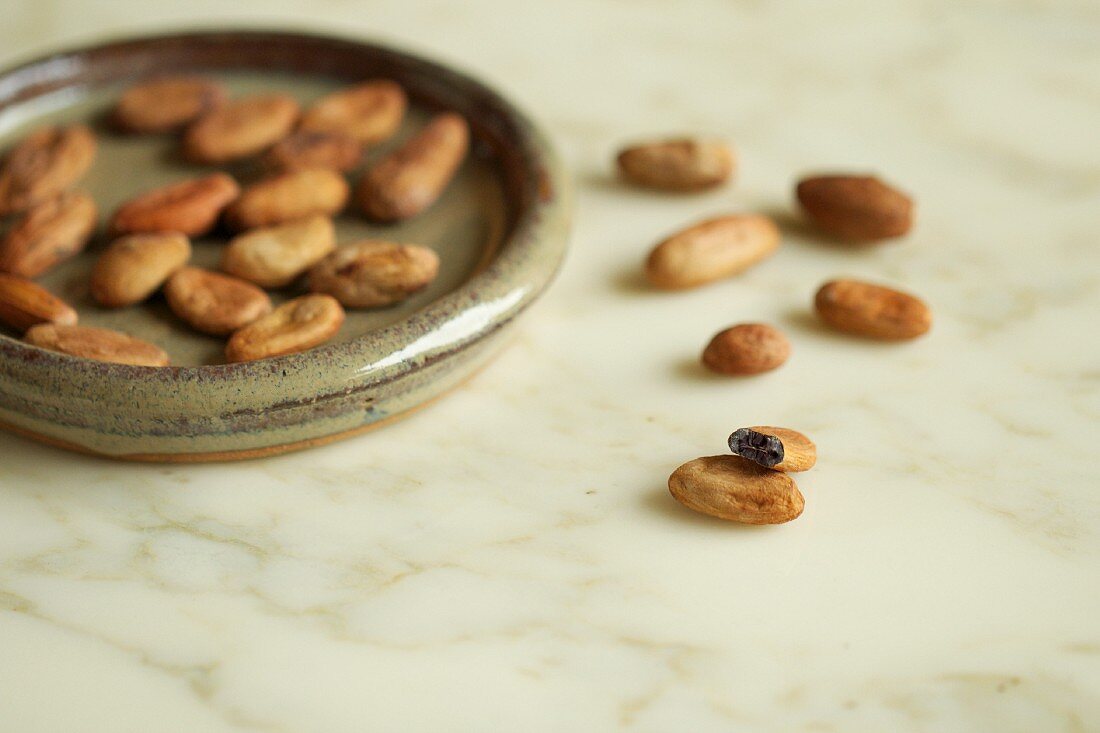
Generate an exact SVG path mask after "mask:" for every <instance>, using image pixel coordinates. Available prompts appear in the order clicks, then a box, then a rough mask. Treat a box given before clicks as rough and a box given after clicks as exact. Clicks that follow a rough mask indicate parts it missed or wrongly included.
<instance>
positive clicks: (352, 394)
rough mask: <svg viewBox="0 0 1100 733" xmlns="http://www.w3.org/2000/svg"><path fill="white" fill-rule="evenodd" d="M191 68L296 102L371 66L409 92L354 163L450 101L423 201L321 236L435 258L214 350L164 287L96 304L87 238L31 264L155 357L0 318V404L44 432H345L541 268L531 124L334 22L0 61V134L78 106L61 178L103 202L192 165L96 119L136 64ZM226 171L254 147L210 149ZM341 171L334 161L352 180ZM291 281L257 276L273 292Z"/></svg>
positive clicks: (371, 417)
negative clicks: (427, 281) (449, 146)
mask: <svg viewBox="0 0 1100 733" xmlns="http://www.w3.org/2000/svg"><path fill="white" fill-rule="evenodd" d="M181 72H197V73H202V74H206V75H210V76H212V77H214V78H217V79H218V80H220V81H222V82H223V83H225V84H226V86H228V87H229V89H230V91H231V92H232V93H233V94H234V95H242V94H248V93H253V92H260V91H267V90H279V91H284V92H289V93H292V94H294V95H295V96H296V97H297V98H298V99H299V100H300V101H301V102H302V103H303V104H308V103H309V102H310V101H311V100H313V99H316V98H318V97H320V96H321V95H323V94H325V93H327V92H329V91H332V90H335V89H338V88H340V87H342V86H345V85H347V84H349V83H353V82H357V81H362V80H365V79H371V78H379V77H382V78H389V79H393V80H395V81H397V82H399V83H400V84H402V85H403V86H404V87H405V89H406V91H407V92H408V94H409V97H410V102H411V108H410V113H409V115H408V116H407V118H406V120H405V122H404V124H403V127H402V129H401V131H400V133H399V134H398V135H396V136H395V137H394V138H393V139H392V140H390V141H388V142H387V143H386V144H384V145H382V146H379V147H377V148H374V149H372V150H371V151H370V152H369V153H368V155H367V158H366V163H365V166H364V167H368V166H369V165H370V164H371V162H372V161H374V160H376V159H377V158H378V157H379V156H381V155H384V154H385V153H386V152H387V151H388V150H391V149H392V148H393V147H394V146H395V145H399V144H400V142H401V141H402V140H403V139H404V138H406V137H407V136H408V135H410V134H412V133H413V132H415V131H416V130H417V129H418V128H419V127H421V126H422V124H423V122H424V120H425V119H426V118H427V117H428V115H430V114H431V113H432V112H435V111H439V110H442V109H452V110H456V111H458V112H460V113H461V114H463V115H464V116H465V117H466V119H467V120H468V121H469V123H470V125H471V130H472V134H473V144H472V149H471V155H470V156H469V158H468V160H467V161H466V163H465V164H464V165H463V167H462V169H461V170H460V171H459V173H458V175H457V176H456V178H455V180H454V181H453V182H452V184H451V185H450V186H449V187H448V188H447V190H446V192H445V193H444V195H443V196H442V197H441V198H440V200H439V201H438V202H437V203H436V204H435V205H434V206H433V207H432V208H430V209H429V210H428V211H427V212H425V213H423V214H421V215H420V216H419V217H416V218H414V219H412V220H410V221H408V222H405V223H402V224H400V225H396V226H375V225H372V224H370V223H369V222H367V221H366V220H364V219H362V218H359V217H357V216H356V215H355V214H354V212H353V211H350V210H349V212H346V213H345V214H344V215H343V216H341V217H340V218H339V219H338V220H337V230H338V239H339V241H341V242H348V241H353V240H354V239H358V238H363V237H365V236H372V237H380V238H385V239H392V240H395V241H399V242H405V243H416V244H423V245H427V246H430V247H432V248H433V249H435V250H436V252H437V253H438V254H439V256H440V259H441V262H442V265H441V270H440V275H439V277H438V278H437V279H436V280H435V281H434V282H433V283H432V285H431V286H430V287H429V288H427V289H426V290H424V291H422V292H420V293H418V294H417V295H415V296H414V297H412V298H410V299H409V300H407V301H405V302H403V303H401V304H400V305H398V306H395V307H390V308H384V309H373V310H349V311H348V319H347V321H346V323H345V324H344V326H343V328H342V329H341V331H340V333H339V334H338V335H337V337H336V338H335V339H333V341H332V342H330V343H328V344H326V345H324V346H321V347H318V348H315V349H312V350H310V351H307V352H303V353H300V354H293V355H290V356H285V357H279V358H275V359H267V360H263V361H258V362H251V363H245V364H224V363H221V362H222V361H223V357H222V349H223V347H224V340H222V339H217V338H213V337H207V336H203V335H200V334H196V333H195V332H193V331H190V330H188V329H187V328H186V327H184V326H183V325H182V324H181V323H180V322H179V321H178V319H176V318H175V317H174V316H173V315H172V314H171V313H170V311H169V310H168V308H167V306H166V305H165V304H164V302H163V300H161V299H160V298H159V296H158V297H155V298H154V299H153V300H152V301H150V302H148V303H145V304H142V305H139V306H134V307H131V308H125V309H121V310H106V309H102V308H98V307H97V306H96V305H95V304H94V302H93V301H92V300H91V299H90V297H89V295H88V287H87V274H88V272H89V269H90V266H91V263H92V262H94V260H95V258H96V257H97V256H98V254H99V251H100V250H101V249H102V247H103V246H104V245H105V243H106V242H105V238H104V237H103V235H102V234H100V235H99V236H97V237H96V239H95V240H94V241H93V242H92V244H91V245H90V246H89V248H88V250H87V251H85V252H84V253H82V254H81V255H80V256H78V257H76V258H74V259H73V260H71V261H69V262H66V263H64V264H63V265H61V266H59V267H57V268H55V269H54V270H52V271H51V272H49V273H48V274H47V275H45V276H43V277H42V278H40V279H39V282H41V283H42V284H44V285H46V286H47V287H48V288H49V289H50V290H52V291H53V292H55V293H57V294H59V295H61V296H62V297H63V298H64V299H66V300H67V301H68V302H69V303H70V304H72V305H73V306H75V307H76V308H77V310H78V311H79V313H80V319H81V323H82V324H84V325H94V326H104V327H108V328H115V329H119V330H122V331H126V332H128V333H131V334H133V335H135V336H138V337H140V338H144V339H147V340H149V341H152V342H154V343H157V344H158V345H160V346H162V347H163V348H165V349H166V350H167V351H168V352H169V354H170V355H171V357H172V360H173V366H172V367H168V368H162V369H154V368H146V367H129V366H124V365H116V364H105V363H100V362H93V361H89V360H85V359H76V358H72V357H68V356H65V355H62V354H56V353H52V352H48V351H43V350H41V349H37V348H34V347H31V346H28V345H26V344H23V343H22V342H20V341H19V340H17V338H16V336H17V334H15V333H13V332H8V331H4V332H2V333H3V334H4V335H0V422H2V423H3V425H4V427H7V428H9V429H12V430H15V431H17V432H21V433H23V434H26V435H30V436H32V437H36V438H39V439H42V440H46V441H48V442H51V443H54V444H57V445H60V446H63V447H68V448H73V449H77V450H83V451H87V452H93V453H100V454H104V455H109V456H113V457H118V458H129V459H144V460H220V459H229V458H244V457H253V456H258V455H266V454H270V453H274V452H280V451H284V450H292V449H295V448H301V447H306V446H309V445H315V444H318V443H321V442H326V441H328V440H332V439H334V438H338V437H342V436H347V435H351V434H354V433H357V432H360V431H363V430H366V429H368V428H370V427H375V426H377V425H379V424H381V423H383V422H384V421H386V420H389V419H392V418H395V417H398V416H400V415H402V414H405V413H407V412H408V411H410V410H412V409H414V408H416V407H418V406H420V405H422V404H424V403H426V402H428V401H430V400H432V399H434V398H435V397H438V396H439V395H441V394H443V393H444V392H446V391H447V390H448V389H450V388H451V387H453V386H455V385H456V384H458V383H460V382H461V381H462V380H463V379H465V378H466V377H468V376H470V375H471V374H472V373H473V372H474V371H475V370H476V369H477V368H478V367H479V366H481V365H482V364H483V363H484V362H485V361H486V360H487V359H488V358H489V357H490V356H491V355H492V353H494V348H493V347H494V346H495V345H496V343H497V341H498V340H499V339H498V337H499V335H500V333H501V332H502V331H504V330H505V327H506V326H508V325H509V324H510V323H511V322H512V321H513V319H514V318H515V317H516V316H517V315H518V314H519V313H520V312H521V311H523V310H524V309H525V308H526V307H527V306H528V305H529V304H530V303H531V302H532V301H533V300H534V299H535V298H537V297H538V295H539V294H540V293H541V292H542V291H543V289H544V288H545V287H546V286H547V285H548V284H549V282H550V281H551V279H552V278H553V276H554V274H555V272H556V271H557V268H558V266H559V265H560V263H561V260H562V257H563V255H564V252H565V247H566V240H567V229H568V211H567V208H568V206H567V201H566V200H565V198H566V193H565V190H564V180H563V176H562V173H561V171H560V168H559V167H558V164H557V162H556V160H555V158H554V155H553V153H552V151H551V150H550V147H549V145H548V143H547V142H546V140H545V138H544V137H543V136H542V135H541V134H540V133H539V132H538V130H537V129H536V128H535V127H534V126H533V125H532V123H531V122H530V121H529V120H528V119H527V118H526V117H525V116H524V115H523V114H522V113H520V112H519V111H517V110H516V109H515V108H514V107H513V106H512V105H511V104H509V103H508V102H507V101H506V100H504V99H503V98H501V97H500V96H499V95H498V94H496V93H495V92H493V91H492V90H490V89H488V88H487V87H485V86H484V85H483V84H481V83H479V82H477V81H475V80H473V79H471V78H469V77H468V76H465V75H463V74H460V73H457V72H455V71H452V70H450V69H447V68H445V67H443V66H440V65H438V64H434V63H431V62H429V61H425V60H423V59H419V58H416V57H413V56H411V55H408V54H405V53H403V52H400V51H396V50H393V49H389V48H385V47H382V46H378V45H374V44H370V43H364V42H360V41H353V40H347V39H339V38H331V37H321V36H311V35H301V34H292V33H275V32H219V33H194V34H186V35H176V36H163V37H155V38H143V39H138V40H131V41H123V42H114V43H108V44H104V45H99V46H96V47H93V48H87V49H82V50H78V51H73V52H66V53H61V54H57V55H55V56H51V57H48V58H44V59H40V60H36V61H32V62H30V63H28V64H24V65H22V66H20V67H18V68H16V69H12V70H9V71H7V72H5V73H2V74H0V146H3V147H4V148H7V147H9V146H10V144H11V143H12V142H13V141H14V140H16V139H18V138H19V137H20V136H22V135H23V134H25V133H26V132H27V131H29V130H30V129H32V128H34V127H37V126H39V125H42V124H48V123H56V122H72V121H83V122H86V123H89V124H91V125H92V126H93V128H94V129H95V130H96V132H97V136H98V139H99V144H100V145H99V153H98V155H97V158H96V163H95V166H94V167H93V169H92V172H91V173H90V174H89V176H88V177H87V178H86V179H85V180H84V181H83V182H82V183H81V184H80V188H81V189H83V190H87V191H88V192H90V193H91V194H92V196H93V197H94V198H95V200H96V201H97V203H98V204H99V206H100V210H101V214H102V216H101V218H105V217H106V215H108V214H109V213H110V212H111V211H112V210H113V209H114V208H115V206H117V204H118V203H120V202H121V201H124V200H126V199H128V198H130V197H132V196H134V195H135V194H138V193H141V192H143V191H146V190H148V189H150V188H153V187H156V186H159V185H162V184H164V183H168V182H171V181H174V180H179V179H181V178H187V177H190V176H195V175H201V174H203V173H204V172H208V171H209V170H211V169H210V168H207V167H200V166H195V165H191V164H188V163H187V162H185V161H184V160H182V159H181V157H180V156H179V154H178V147H177V143H178V139H177V138H176V137H175V136H122V135H118V134H115V133H113V132H112V131H111V130H110V128H109V126H108V125H106V124H105V123H104V121H103V120H104V118H105V115H106V113H107V112H108V111H109V110H110V108H111V106H112V104H113V102H114V100H115V99H117V97H118V95H119V93H120V92H121V90H123V89H125V88H126V87H127V86H128V85H130V84H133V83H134V82H136V81H139V80H141V79H143V78H146V77H149V76H156V75H160V74H165V73H181ZM223 169H224V170H227V171H228V172H230V173H231V174H233V175H235V176H236V177H237V178H238V179H239V180H241V182H242V183H244V184H247V183H248V182H249V181H251V180H255V179H256V178H258V177H260V176H261V175H262V170H260V168H259V166H258V164H256V163H255V162H246V163H243V164H240V165H236V166H232V167H229V168H223ZM358 174H359V172H358V171H356V172H353V173H352V174H351V177H352V183H353V184H354V182H355V179H356V178H357V177H358ZM228 236H229V235H227V234H226V233H225V232H221V231H216V232H214V233H212V234H211V235H210V236H209V237H206V238H200V239H197V240H196V241H195V242H194V245H195V247H194V249H195V254H194V257H193V259H192V263H193V264H198V265H200V266H207V267H212V268H216V265H217V262H218V258H219V255H220V251H221V249H222V247H224V243H225V241H226V240H227V238H228ZM295 294H297V293H296V292H294V291H288V292H287V293H285V294H282V295H280V294H279V293H273V300H275V301H276V303H278V302H280V301H281V300H283V299H285V298H287V297H292V296H293V295H295Z"/></svg>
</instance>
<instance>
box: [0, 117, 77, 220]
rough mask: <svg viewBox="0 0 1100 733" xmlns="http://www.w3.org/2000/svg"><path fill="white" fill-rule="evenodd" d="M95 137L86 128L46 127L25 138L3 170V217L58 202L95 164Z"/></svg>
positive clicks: (0, 178)
mask: <svg viewBox="0 0 1100 733" xmlns="http://www.w3.org/2000/svg"><path fill="white" fill-rule="evenodd" d="M95 154H96V140H95V135H93V134H92V131H91V130H89V129H88V128H87V127H85V126H84V125H72V126H71V127H43V128H40V129H38V130H35V131H34V132H32V133H31V134H30V135H27V136H26V137H25V138H23V139H22V140H21V141H20V142H19V144H18V145H16V146H15V148H14V149H12V151H11V152H10V153H8V155H7V158H6V159H5V160H4V164H3V166H2V167H0V216H3V215H5V214H11V213H15V212H20V211H25V210H26V209H29V208H30V207H32V206H35V205H36V204H40V203H44V202H46V201H48V200H50V199H53V198H56V197H57V196H58V195H60V194H62V193H64V192H65V191H67V190H68V189H70V188H71V187H72V186H73V185H75V184H76V182H77V181H79V180H80V179H81V178H83V177H84V174H85V173H87V172H88V169H89V168H91V167H92V161H94V160H95Z"/></svg>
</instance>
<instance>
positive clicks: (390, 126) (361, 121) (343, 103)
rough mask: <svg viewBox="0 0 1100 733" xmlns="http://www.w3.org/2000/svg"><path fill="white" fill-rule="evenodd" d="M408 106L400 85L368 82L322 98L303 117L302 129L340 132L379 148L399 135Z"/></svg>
mask: <svg viewBox="0 0 1100 733" xmlns="http://www.w3.org/2000/svg"><path fill="white" fill-rule="evenodd" d="M407 106H408V99H407V98H406V96H405V90H404V89H402V88H401V86H400V85H399V84H396V83H394V82H392V81H388V80H384V79H382V80H375V81H368V82H365V83H363V84H359V85H357V86H354V87H350V88H348V89H342V90H340V91H338V92H333V93H332V94H329V95H328V96H326V97H322V98H321V99H320V100H318V101H317V102H315V103H314V104H313V106H311V107H310V108H309V109H307V110H306V112H305V114H303V115H302V121H301V123H300V125H299V129H301V130H305V131H309V132H339V133H342V134H344V135H347V136H349V137H351V138H353V139H354V140H357V141H358V142H360V143H362V144H363V145H376V144H377V143H380V142H382V141H383V140H386V139H388V138H389V137H390V136H392V135H393V134H394V133H395V132H397V128H399V127H400V126H401V119H402V118H403V117H404V116H405V108H406V107H407Z"/></svg>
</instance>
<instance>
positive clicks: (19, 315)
mask: <svg viewBox="0 0 1100 733" xmlns="http://www.w3.org/2000/svg"><path fill="white" fill-rule="evenodd" d="M0 322H2V323H4V324H6V325H8V326H10V327H12V328H14V329H16V330H17V331H20V332H22V331H26V330H27V329H28V328H30V327H31V326H36V325H38V324H39V323H55V324H58V325H62V326H72V325H74V324H76V311H75V310H73V309H72V307H71V306H70V305H69V304H68V303H66V302H65V301H63V300H61V298H58V297H57V296H56V295H54V294H53V293H51V292H50V291H49V290H46V289H45V288H44V287H42V286H41V285H39V284H38V283H35V282H32V281H31V280H27V279H25V278H22V277H19V276H17V275H8V274H6V273H0Z"/></svg>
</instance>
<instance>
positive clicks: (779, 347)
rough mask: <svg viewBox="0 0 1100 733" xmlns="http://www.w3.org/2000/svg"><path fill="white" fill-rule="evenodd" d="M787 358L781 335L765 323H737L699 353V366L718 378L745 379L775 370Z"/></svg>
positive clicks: (788, 346) (786, 343)
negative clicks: (716, 373) (747, 376)
mask: <svg viewBox="0 0 1100 733" xmlns="http://www.w3.org/2000/svg"><path fill="white" fill-rule="evenodd" d="M790 355H791V343H790V341H788V340H787V337H786V336H784V335H783V332H782V331H780V330H779V329H778V328H776V327H774V326H769V325H768V324H766V323H741V324H738V325H736V326H732V327H730V328H727V329H725V330H723V331H720V332H719V333H718V334H716V335H715V336H714V338H712V339H711V340H710V343H708V344H707V347H706V349H704V350H703V364H704V365H705V366H706V367H707V368H708V369H710V370H711V371H714V372H718V373H719V374H729V375H734V376H745V375H750V374H760V373H762V372H769V371H771V370H773V369H778V368H779V367H780V366H782V365H783V363H784V362H785V361H787V358H788V357H790Z"/></svg>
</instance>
